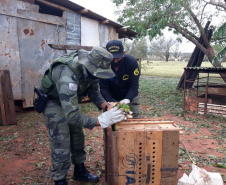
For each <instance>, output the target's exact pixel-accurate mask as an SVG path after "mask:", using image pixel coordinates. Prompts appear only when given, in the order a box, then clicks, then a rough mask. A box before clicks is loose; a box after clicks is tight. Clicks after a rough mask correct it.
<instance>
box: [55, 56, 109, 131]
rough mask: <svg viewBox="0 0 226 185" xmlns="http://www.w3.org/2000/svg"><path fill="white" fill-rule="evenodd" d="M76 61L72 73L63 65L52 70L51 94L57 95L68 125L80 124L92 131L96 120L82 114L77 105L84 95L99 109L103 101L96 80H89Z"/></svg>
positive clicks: (85, 71)
mask: <svg viewBox="0 0 226 185" xmlns="http://www.w3.org/2000/svg"><path fill="white" fill-rule="evenodd" d="M76 60H78V58H77V57H75V59H74V61H73V63H74V65H75V66H74V67H75V69H74V70H73V71H74V72H72V70H71V69H70V68H69V67H68V66H67V65H63V64H59V65H57V66H55V67H54V68H53V69H52V80H53V82H54V83H55V88H54V89H55V92H51V94H55V96H56V94H58V98H59V100H60V103H61V106H62V109H63V111H64V115H65V117H66V119H67V122H68V123H69V124H73V123H80V124H81V126H82V127H85V128H88V129H92V128H93V127H94V126H95V125H96V123H97V118H94V117H90V116H87V115H84V114H82V113H81V112H80V110H79V105H78V103H79V102H80V101H81V100H82V99H83V97H84V96H86V95H88V97H89V98H90V100H91V101H92V102H93V103H94V104H95V105H96V106H97V107H100V105H101V104H102V103H104V102H105V100H104V99H103V97H102V95H101V94H100V91H99V84H98V80H97V79H93V78H91V77H90V76H89V75H88V73H87V70H86V68H85V67H84V66H83V65H81V64H78V63H77V62H76Z"/></svg>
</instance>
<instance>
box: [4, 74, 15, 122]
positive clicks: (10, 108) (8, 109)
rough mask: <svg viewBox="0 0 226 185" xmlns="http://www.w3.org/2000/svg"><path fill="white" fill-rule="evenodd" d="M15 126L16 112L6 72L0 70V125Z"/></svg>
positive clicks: (8, 76)
mask: <svg viewBox="0 0 226 185" xmlns="http://www.w3.org/2000/svg"><path fill="white" fill-rule="evenodd" d="M13 124H16V111H15V105H14V99H13V93H12V86H11V80H10V74H9V71H8V70H0V125H13Z"/></svg>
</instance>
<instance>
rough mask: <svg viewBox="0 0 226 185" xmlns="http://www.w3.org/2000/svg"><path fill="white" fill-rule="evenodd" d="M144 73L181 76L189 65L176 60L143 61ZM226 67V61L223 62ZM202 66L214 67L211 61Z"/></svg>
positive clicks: (155, 75)
mask: <svg viewBox="0 0 226 185" xmlns="http://www.w3.org/2000/svg"><path fill="white" fill-rule="evenodd" d="M141 65H142V66H141V73H142V75H147V76H154V77H181V75H182V74H183V72H184V68H185V67H186V66H187V62H175V61H169V62H165V61H152V62H148V63H147V61H142V63H141ZM222 65H223V66H224V67H226V63H225V62H224V63H223V64H222ZM201 66H202V67H212V64H211V63H210V62H203V63H202V65H201Z"/></svg>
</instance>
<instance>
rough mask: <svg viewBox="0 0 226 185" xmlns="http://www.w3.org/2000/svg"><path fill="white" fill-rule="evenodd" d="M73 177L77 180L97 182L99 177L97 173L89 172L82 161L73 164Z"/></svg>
mask: <svg viewBox="0 0 226 185" xmlns="http://www.w3.org/2000/svg"><path fill="white" fill-rule="evenodd" d="M74 178H75V179H78V180H83V181H86V182H98V181H99V177H98V176H97V175H94V174H92V173H90V172H89V171H88V170H87V169H86V167H85V166H84V163H81V164H75V168H74Z"/></svg>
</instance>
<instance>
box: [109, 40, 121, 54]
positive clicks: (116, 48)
mask: <svg viewBox="0 0 226 185" xmlns="http://www.w3.org/2000/svg"><path fill="white" fill-rule="evenodd" d="M106 49H107V50H108V51H109V52H110V53H111V54H112V55H113V58H122V57H123V52H124V48H123V45H122V42H121V41H120V40H111V41H109V42H108V43H107V45H106Z"/></svg>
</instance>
